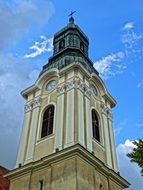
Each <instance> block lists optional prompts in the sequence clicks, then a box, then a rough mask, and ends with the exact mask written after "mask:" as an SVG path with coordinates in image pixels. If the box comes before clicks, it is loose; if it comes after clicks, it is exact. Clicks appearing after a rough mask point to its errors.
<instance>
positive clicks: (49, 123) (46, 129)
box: [41, 105, 54, 138]
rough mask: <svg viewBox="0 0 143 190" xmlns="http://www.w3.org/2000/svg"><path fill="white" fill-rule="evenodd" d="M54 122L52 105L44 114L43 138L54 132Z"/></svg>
mask: <svg viewBox="0 0 143 190" xmlns="http://www.w3.org/2000/svg"><path fill="white" fill-rule="evenodd" d="M53 124H54V106H53V105H50V106H48V108H47V109H46V110H45V112H44V114H43V121H42V130H41V138H43V137H46V136H48V135H51V134H52V133H53Z"/></svg>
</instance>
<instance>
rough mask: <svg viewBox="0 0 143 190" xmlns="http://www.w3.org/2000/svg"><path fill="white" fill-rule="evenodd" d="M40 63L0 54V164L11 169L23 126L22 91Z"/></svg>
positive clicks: (33, 77) (35, 77) (29, 83)
mask: <svg viewBox="0 0 143 190" xmlns="http://www.w3.org/2000/svg"><path fill="white" fill-rule="evenodd" d="M39 63H40V60H38V62H37V63H36V61H35V62H34V63H32V62H31V61H30V63H29V62H28V60H25V59H22V58H15V57H13V55H11V54H7V55H5V56H0V150H2V151H1V152H2V154H1V155H0V164H1V165H3V166H6V167H8V168H12V167H14V162H15V158H16V154H17V147H18V141H19V137H20V130H21V127H22V119H23V108H24V100H23V99H22V97H21V96H20V91H22V90H23V89H25V88H26V87H27V86H29V85H31V84H32V83H33V82H35V80H36V79H37V77H38V74H39V71H40V69H41V65H40V64H39ZM11 150H12V151H11Z"/></svg>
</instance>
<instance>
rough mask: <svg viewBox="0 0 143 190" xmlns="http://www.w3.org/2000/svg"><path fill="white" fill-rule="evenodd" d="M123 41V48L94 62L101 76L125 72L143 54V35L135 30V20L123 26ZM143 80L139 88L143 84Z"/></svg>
mask: <svg viewBox="0 0 143 190" xmlns="http://www.w3.org/2000/svg"><path fill="white" fill-rule="evenodd" d="M122 32H123V33H122V35H121V42H122V44H123V49H122V50H121V51H119V52H116V53H111V54H109V55H107V56H105V57H102V58H101V59H100V60H98V61H96V62H95V63H94V67H95V68H96V69H97V70H98V72H99V73H100V75H101V77H102V78H104V79H108V78H110V77H112V76H115V75H117V74H121V73H123V71H124V70H125V69H126V68H127V66H128V64H129V63H132V62H133V61H135V59H134V58H136V59H139V58H140V57H142V56H143V40H142V39H143V35H142V34H139V33H137V32H135V24H134V22H128V23H126V24H125V25H124V26H123V28H122ZM142 83H143V82H142V81H141V82H140V83H139V84H138V88H140V87H141V86H142Z"/></svg>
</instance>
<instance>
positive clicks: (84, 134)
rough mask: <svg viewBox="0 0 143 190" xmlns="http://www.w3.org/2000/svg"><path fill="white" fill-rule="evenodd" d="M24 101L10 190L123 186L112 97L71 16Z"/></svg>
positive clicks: (119, 188) (118, 189)
mask: <svg viewBox="0 0 143 190" xmlns="http://www.w3.org/2000/svg"><path fill="white" fill-rule="evenodd" d="M53 45H54V51H53V56H52V57H50V58H49V61H48V64H46V65H45V66H44V67H43V69H42V71H41V73H40V75H39V77H38V79H37V81H36V82H35V84H34V85H32V86H30V87H29V88H27V89H25V90H24V91H22V96H23V97H24V98H25V100H26V105H25V114H24V123H23V130H22V135H21V139H20V145H19V151H18V156H17V161H16V166H15V169H13V170H12V171H11V172H10V173H9V174H8V177H9V179H10V181H11V183H10V190H65V189H68V190H123V189H125V188H127V187H128V185H129V184H128V182H127V181H126V180H125V179H123V178H122V177H121V176H120V175H119V172H118V168H117V158H116V151H115V144H114V135H113V128H112V108H113V107H115V105H116V101H115V100H114V99H113V97H112V96H111V95H110V94H109V92H108V91H107V89H106V86H105V84H104V83H103V81H102V80H101V78H100V77H99V74H98V72H97V71H96V69H95V68H94V67H93V63H92V61H91V60H90V59H89V57H88V46H89V40H88V38H87V36H86V35H85V34H84V33H83V31H82V30H81V29H80V28H79V27H78V26H77V25H76V24H75V23H74V18H73V17H72V16H71V17H70V19H69V23H68V24H67V26H66V27H64V28H63V29H61V30H60V31H59V32H57V33H56V34H55V35H54V41H53Z"/></svg>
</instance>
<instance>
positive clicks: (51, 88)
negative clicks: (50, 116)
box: [46, 80, 57, 91]
mask: <svg viewBox="0 0 143 190" xmlns="http://www.w3.org/2000/svg"><path fill="white" fill-rule="evenodd" d="M56 85H57V81H56V80H51V81H50V82H49V83H48V84H47V86H46V90H47V91H51V90H53V89H54V88H55V86H56Z"/></svg>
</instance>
